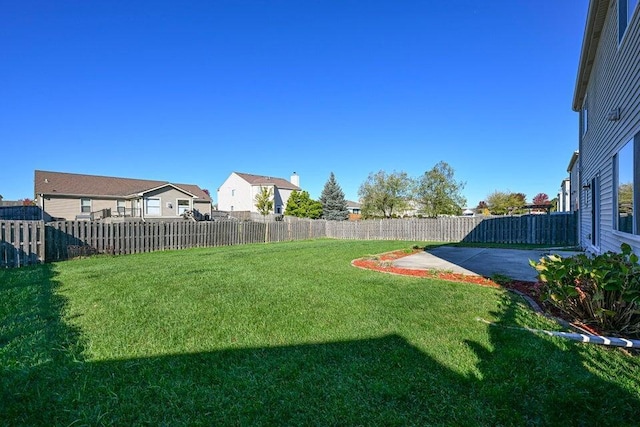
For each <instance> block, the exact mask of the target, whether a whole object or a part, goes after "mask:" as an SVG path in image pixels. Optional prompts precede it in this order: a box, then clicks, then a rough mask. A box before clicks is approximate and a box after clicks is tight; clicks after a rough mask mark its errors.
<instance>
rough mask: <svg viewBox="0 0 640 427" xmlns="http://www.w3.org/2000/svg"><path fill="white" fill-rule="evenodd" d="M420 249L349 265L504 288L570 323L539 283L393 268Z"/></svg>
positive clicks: (579, 325)
mask: <svg viewBox="0 0 640 427" xmlns="http://www.w3.org/2000/svg"><path fill="white" fill-rule="evenodd" d="M421 250H422V249H415V250H413V251H403V250H400V251H393V252H387V253H384V254H381V255H378V256H375V257H365V258H359V259H356V260H353V261H352V262H351V264H352V265H353V266H355V267H358V268H363V269H366V270H375V271H380V272H383V273H389V274H398V275H401V276H412V277H429V278H433V279H441V280H450V281H452V282H462V283H471V284H474V285H480V286H488V287H493V288H506V289H511V290H515V291H518V292H520V293H521V294H523V295H526V296H528V297H529V298H531V299H532V300H533V301H535V302H536V303H537V304H538V306H540V308H541V309H542V310H543V311H544V312H545V313H547V314H549V315H551V316H553V317H556V318H559V319H563V320H565V321H566V322H567V323H571V321H570V320H568V319H566V316H565V315H564V314H563V313H562V312H561V311H560V310H558V309H557V308H556V307H553V306H552V305H549V304H546V303H545V302H544V301H543V300H542V297H541V291H540V283H533V282H522V281H516V280H513V281H511V282H508V283H505V284H499V283H496V282H495V281H493V280H491V279H487V278H486V277H482V276H468V275H465V274H460V273H451V272H446V271H437V270H413V269H408V268H398V267H394V266H393V261H394V260H397V259H399V258H402V257H405V256H408V255H413V254H415V253H418V252H420V251H421ZM574 326H577V327H579V328H582V329H585V330H586V331H588V332H590V333H592V334H598V332H597V331H595V330H593V329H591V328H589V327H588V326H586V325H584V324H575V323H574Z"/></svg>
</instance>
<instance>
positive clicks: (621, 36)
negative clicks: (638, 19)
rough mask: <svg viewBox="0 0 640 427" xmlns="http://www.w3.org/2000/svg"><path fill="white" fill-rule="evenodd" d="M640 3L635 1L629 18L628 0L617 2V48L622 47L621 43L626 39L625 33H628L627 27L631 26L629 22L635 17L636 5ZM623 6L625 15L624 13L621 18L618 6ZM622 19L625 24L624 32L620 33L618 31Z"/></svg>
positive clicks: (619, 30)
mask: <svg viewBox="0 0 640 427" xmlns="http://www.w3.org/2000/svg"><path fill="white" fill-rule="evenodd" d="M639 3H640V2H638V1H636V4H635V5H634V6H633V8H634V9H633V12H632V13H631V16H629V11H628V7H629V0H618V4H617V7H618V10H617V15H618V48H619V47H620V46H621V45H622V42H624V39H625V38H626V37H627V33H628V32H629V27H630V26H631V25H630V24H631V21H633V17H634V16H635V14H636V12H637V10H638V4H639ZM621 4H624V5H625V11H624V12H625V13H624V17H623V16H622V10H621V8H620V5H621ZM623 18H624V22H625V27H624V30H623V31H621V29H620V24H621V23H622V20H623Z"/></svg>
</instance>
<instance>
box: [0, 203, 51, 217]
mask: <svg viewBox="0 0 640 427" xmlns="http://www.w3.org/2000/svg"><path fill="white" fill-rule="evenodd" d="M41 219H42V209H40V206H31V205H28V206H0V221H40V220H41Z"/></svg>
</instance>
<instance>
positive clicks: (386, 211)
mask: <svg viewBox="0 0 640 427" xmlns="http://www.w3.org/2000/svg"><path fill="white" fill-rule="evenodd" d="M465 185H466V183H465V182H463V181H458V180H456V178H455V171H454V169H453V168H452V167H451V166H450V165H449V164H448V163H447V162H444V161H440V162H438V163H437V164H436V165H434V166H433V168H431V169H430V170H428V171H426V172H425V173H424V174H423V175H421V176H419V177H417V178H412V177H410V176H409V175H408V174H407V173H406V172H403V171H400V172H396V171H393V172H391V173H387V172H385V171H383V170H381V171H379V172H375V173H374V172H372V173H370V174H369V176H368V177H367V179H366V180H365V181H364V182H363V183H362V184H361V185H360V187H359V189H358V197H359V199H360V203H361V214H362V217H363V218H365V219H366V218H393V217H398V216H405V215H406V214H407V213H409V212H411V213H413V214H415V215H418V216H420V217H431V218H435V217H438V216H443V215H461V214H462V212H463V209H464V207H465V205H466V203H467V200H466V199H465V197H464V196H463V195H462V190H463V189H464V187H465ZM271 191H272V190H271V189H270V188H263V189H262V191H261V192H260V193H259V194H258V195H257V196H256V199H255V202H256V207H257V209H258V211H259V212H260V213H261V214H263V215H268V214H269V213H271V212H273V193H272V192H271ZM553 202H554V201H550V200H549V197H548V196H547V195H546V194H544V193H539V194H538V195H536V196H535V197H534V198H533V204H534V205H536V206H538V207H539V208H538V209H542V208H541V207H544V206H547V205H548V206H553ZM526 205H527V202H526V195H525V194H523V193H512V192H501V191H495V192H494V193H492V194H490V195H488V196H487V198H486V200H484V201H481V202H480V203H479V204H478V206H477V207H476V213H478V214H484V215H506V214H517V213H523V212H524V210H525V206H526ZM284 214H285V215H291V216H296V217H300V218H311V219H319V218H323V219H328V220H346V219H348V218H349V211H348V210H347V201H346V200H345V197H344V192H343V191H342V189H341V187H340V185H339V184H338V182H337V180H336V177H335V175H334V174H333V172H331V174H330V176H329V179H328V180H327V182H326V183H325V185H324V188H323V190H322V193H321V195H320V199H319V200H313V199H312V198H311V197H310V196H309V193H308V192H307V191H293V192H292V193H291V196H290V197H289V200H288V202H287V206H286V208H285V212H284Z"/></svg>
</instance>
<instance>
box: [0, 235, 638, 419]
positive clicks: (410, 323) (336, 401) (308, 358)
mask: <svg viewBox="0 0 640 427" xmlns="http://www.w3.org/2000/svg"><path fill="white" fill-rule="evenodd" d="M413 243H414V242H393V241H381V242H360V241H332V240H317V241H306V242H291V243H278V244H269V245H247V246H236V247H224V248H211V249H194V250H185V251H171V252H156V253H151V254H140V255H130V256H121V257H95V258H89V259H82V260H75V261H68V262H62V263H57V264H49V265H41V266H36V267H32V268H23V269H19V270H3V271H0V321H1V324H0V328H1V329H0V367H1V371H0V386H1V395H0V425H74V426H79V425H145V424H146V425H549V424H552V425H553V424H562V425H587V424H588V425H624V424H628V425H632V424H634V423H635V422H637V418H636V417H637V409H638V408H639V407H640V360H639V358H638V357H632V356H629V355H627V354H625V353H623V352H622V351H620V350H613V349H606V348H601V347H594V346H590V345H586V344H581V343H574V342H568V341H562V340H560V339H557V338H552V337H547V336H540V335H534V334H532V333H530V332H526V331H521V330H517V329H510V328H507V326H509V327H511V326H527V327H533V328H547V329H552V328H556V329H557V328H559V327H558V325H556V324H554V323H552V322H550V321H549V320H547V319H544V318H542V317H541V316H539V315H536V314H534V313H533V312H532V311H531V310H530V309H529V308H528V307H527V306H526V305H524V304H523V303H522V301H521V300H520V299H519V298H518V297H515V296H513V295H511V294H509V293H507V292H505V291H502V290H499V289H492V288H485V287H480V286H476V285H469V284H463V283H451V282H445V281H438V280H430V279H419V278H409V277H400V276H394V275H387V274H382V273H377V272H372V271H365V270H360V269H357V268H354V267H352V266H351V265H350V261H351V260H353V259H355V258H358V257H362V256H365V255H370V254H377V253H382V252H386V251H390V250H395V249H404V248H409V247H410V246H411V245H412V244H413ZM477 318H483V319H486V320H490V321H493V322H495V323H496V324H497V326H489V325H487V324H485V323H482V322H479V321H478V320H477Z"/></svg>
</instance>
